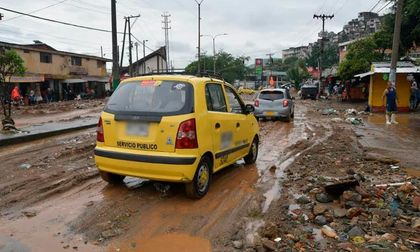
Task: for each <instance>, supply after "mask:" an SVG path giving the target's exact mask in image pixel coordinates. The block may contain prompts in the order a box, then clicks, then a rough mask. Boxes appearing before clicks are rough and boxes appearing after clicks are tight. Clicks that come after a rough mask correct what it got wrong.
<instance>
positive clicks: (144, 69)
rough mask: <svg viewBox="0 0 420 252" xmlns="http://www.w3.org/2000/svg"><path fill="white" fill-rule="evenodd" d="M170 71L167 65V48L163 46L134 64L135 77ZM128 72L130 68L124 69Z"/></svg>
mask: <svg viewBox="0 0 420 252" xmlns="http://www.w3.org/2000/svg"><path fill="white" fill-rule="evenodd" d="M167 69H168V67H167V64H166V47H165V46H162V47H161V48H159V49H158V50H156V51H154V52H152V53H150V54H149V55H146V57H144V58H142V59H140V60H138V61H136V62H134V63H133V73H134V75H142V74H147V73H154V72H166V71H167ZM123 71H127V72H128V67H127V68H123Z"/></svg>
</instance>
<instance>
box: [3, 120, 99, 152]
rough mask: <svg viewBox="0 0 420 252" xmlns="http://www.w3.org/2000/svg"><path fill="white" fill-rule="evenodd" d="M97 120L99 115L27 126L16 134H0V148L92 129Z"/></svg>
mask: <svg viewBox="0 0 420 252" xmlns="http://www.w3.org/2000/svg"><path fill="white" fill-rule="evenodd" d="M98 120H99V115H98V116H91V117H84V118H78V119H72V120H66V121H56V122H46V123H42V124H36V125H32V126H27V127H23V128H20V130H22V132H21V133H17V134H2V133H0V146H6V145H12V144H17V143H22V142H27V141H32V140H37V139H41V138H44V137H49V136H54V135H58V134H62V133H66V132H70V131H75V130H80V129H85V128H93V127H95V126H96V125H97V124H98Z"/></svg>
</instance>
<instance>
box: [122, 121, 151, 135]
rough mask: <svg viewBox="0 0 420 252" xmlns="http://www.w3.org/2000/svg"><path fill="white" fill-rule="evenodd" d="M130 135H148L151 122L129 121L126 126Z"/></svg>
mask: <svg viewBox="0 0 420 252" xmlns="http://www.w3.org/2000/svg"><path fill="white" fill-rule="evenodd" d="M126 134H127V135H128V136H143V137H144V136H148V135H149V123H146V122H128V123H127V128H126Z"/></svg>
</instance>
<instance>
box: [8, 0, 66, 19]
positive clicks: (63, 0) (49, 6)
mask: <svg viewBox="0 0 420 252" xmlns="http://www.w3.org/2000/svg"><path fill="white" fill-rule="evenodd" d="M65 1H68V0H62V1H59V2H58V3H55V4H50V5H48V6H45V7H43V8H40V9H37V10H34V11H31V12H29V13H28V14H33V13H36V12H40V11H42V10H45V9H48V8H51V7H54V6H56V5H59V4H62V3H64V2H65ZM22 16H23V15H19V16H16V17H11V18H8V19H6V20H4V21H3V22H5V21H10V20H14V19H17V18H20V17H22Z"/></svg>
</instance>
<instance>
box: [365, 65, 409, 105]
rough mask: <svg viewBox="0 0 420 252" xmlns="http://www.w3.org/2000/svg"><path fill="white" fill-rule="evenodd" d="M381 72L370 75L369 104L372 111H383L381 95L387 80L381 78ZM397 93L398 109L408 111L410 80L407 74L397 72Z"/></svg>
mask: <svg viewBox="0 0 420 252" xmlns="http://www.w3.org/2000/svg"><path fill="white" fill-rule="evenodd" d="M382 76H383V74H382V73H381V74H379V73H378V74H374V75H373V76H371V81H370V87H369V106H370V107H371V108H372V111H373V112H383V111H384V110H385V108H384V107H382V95H383V93H384V90H385V89H386V88H387V86H388V81H385V80H383V78H382ZM396 88H397V95H398V105H397V106H398V111H400V112H408V107H409V102H410V82H409V81H408V80H407V74H400V73H399V74H397V83H396Z"/></svg>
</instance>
